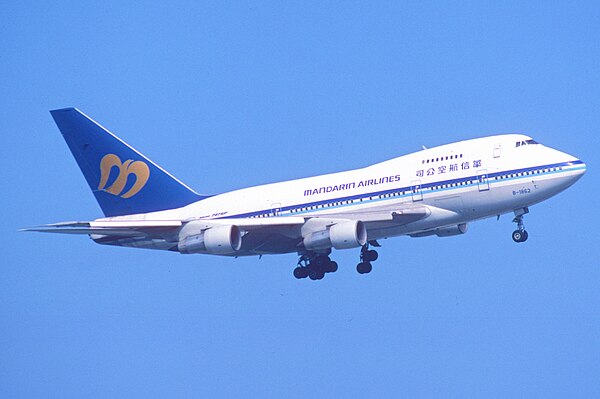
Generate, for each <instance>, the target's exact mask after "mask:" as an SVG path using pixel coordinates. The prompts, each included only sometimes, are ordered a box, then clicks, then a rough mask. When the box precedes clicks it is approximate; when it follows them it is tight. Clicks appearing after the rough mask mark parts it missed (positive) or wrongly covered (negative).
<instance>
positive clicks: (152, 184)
mask: <svg viewBox="0 0 600 399" xmlns="http://www.w3.org/2000/svg"><path fill="white" fill-rule="evenodd" d="M51 114H52V117H53V118H54V121H55V122H56V124H57V125H58V128H59V129H60V131H61V133H62V135H63V137H64V139H65V141H66V142H67V145H68V146H69V148H70V150H71V152H72V153H73V156H74V157H75V159H76V161H77V163H78V165H79V167H80V168H81V171H82V172H83V175H84V176H85V179H86V180H87V182H88V184H89V186H90V188H91V189H92V192H93V193H94V196H95V197H96V200H97V201H98V203H99V204H100V207H101V208H102V211H103V212H104V215H105V217H103V218H100V219H96V220H93V221H86V222H64V223H55V224H49V225H44V226H39V227H34V228H29V229H25V230H27V231H41V232H52V233H67V234H86V235H89V236H90V237H91V238H92V239H93V240H94V241H95V242H97V243H99V244H105V245H117V246H123V247H133V248H148V249H160V250H167V251H173V252H179V253H181V254H211V255H225V256H236V257H237V256H249V255H266V254H282V253H297V254H298V256H299V261H298V264H297V266H296V268H295V269H294V276H295V277H296V278H305V277H309V278H310V279H312V280H320V279H322V278H323V277H324V275H325V274H326V273H331V272H335V271H336V270H337V268H338V265H337V263H336V262H334V261H332V260H331V258H330V257H329V256H330V255H331V252H332V249H349V248H358V249H359V254H360V262H359V263H358V266H357V267H356V270H357V271H358V272H359V273H361V274H364V273H369V272H371V269H372V262H374V261H375V260H376V259H377V257H378V254H377V252H376V251H375V250H374V249H372V248H373V247H379V246H380V244H379V241H380V240H381V239H384V238H388V237H396V236H401V235H409V236H411V237H425V236H430V235H435V236H438V237H447V236H453V235H458V234H464V233H465V232H466V231H467V223H468V222H471V221H474V220H478V219H483V218H487V217H491V216H497V215H501V214H505V213H514V216H515V217H514V222H515V223H516V225H517V229H516V230H515V231H514V232H513V233H512V239H513V240H514V241H515V242H518V243H522V242H524V241H526V240H527V237H528V234H527V231H526V230H525V227H524V225H523V216H524V215H525V214H527V213H528V212H529V207H530V206H532V205H534V204H537V203H539V202H541V201H544V200H546V199H548V198H550V197H552V196H554V195H556V194H558V193H559V192H561V191H563V190H565V189H566V188H568V187H569V186H571V185H572V184H574V183H575V182H576V181H577V180H579V178H581V176H583V174H584V173H585V171H586V165H585V164H584V163H583V162H582V161H581V160H579V159H577V158H575V157H573V156H571V155H568V154H566V153H564V152H561V151H557V150H555V149H552V148H549V147H546V146H544V145H542V144H539V143H538V142H536V141H534V140H533V139H532V138H531V137H528V136H524V135H521V134H505V135H499V136H490V137H483V138H478V139H473V140H466V141H461V142H457V143H452V144H446V145H442V146H439V147H434V148H429V149H423V150H422V151H418V152H415V153H412V154H408V155H404V156H401V157H398V158H395V159H391V160H389V161H385V162H381V163H378V164H375V165H372V166H368V167H365V168H362V169H356V170H350V171H347V172H340V173H333V174H328V175H322V176H315V177H310V178H306V179H299V180H290V181H285V182H281V183H274V184H267V185H262V186H256V187H250V188H245V189H241V190H236V191H231V192H227V193H224V194H219V195H212V196H208V195H200V194H198V193H196V192H195V191H194V190H192V189H191V188H189V187H188V186H186V185H185V184H183V183H182V182H180V181H179V180H177V179H176V178H175V177H173V176H171V175H170V174H169V173H168V172H166V171H165V170H164V169H162V168H161V167H160V166H158V165H156V164H155V163H153V162H152V161H151V160H149V159H148V158H146V157H145V156H144V155H142V154H140V153H139V152H137V151H136V150H135V149H133V148H132V147H130V146H129V145H127V144H126V143H125V142H123V141H122V140H120V139H119V138H118V137H116V136H115V135H113V134H112V133H110V132H109V131H108V130H106V129H104V128H103V127H102V126H100V125H99V124H97V123H96V122H94V121H93V120H92V119H90V118H89V117H87V116H86V115H84V114H83V113H82V112H81V111H79V110H77V109H75V108H66V109H60V110H55V111H51Z"/></svg>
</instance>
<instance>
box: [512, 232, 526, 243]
mask: <svg viewBox="0 0 600 399" xmlns="http://www.w3.org/2000/svg"><path fill="white" fill-rule="evenodd" d="M523 236H524V235H523V233H522V232H521V230H515V231H513V233H512V239H513V241H514V242H523Z"/></svg>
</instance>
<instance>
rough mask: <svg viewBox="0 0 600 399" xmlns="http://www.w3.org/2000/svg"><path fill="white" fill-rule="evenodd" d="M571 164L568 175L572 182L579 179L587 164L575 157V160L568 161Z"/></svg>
mask: <svg viewBox="0 0 600 399" xmlns="http://www.w3.org/2000/svg"><path fill="white" fill-rule="evenodd" d="M569 165H570V166H571V170H570V172H571V173H570V177H571V179H572V183H571V184H573V183H575V182H576V181H577V180H579V179H581V176H583V175H584V174H585V172H586V171H587V165H586V164H585V162H583V161H582V160H581V159H577V160H575V161H571V162H569Z"/></svg>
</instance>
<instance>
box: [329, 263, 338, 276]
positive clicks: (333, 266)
mask: <svg viewBox="0 0 600 399" xmlns="http://www.w3.org/2000/svg"><path fill="white" fill-rule="evenodd" d="M337 269H338V264H337V262H334V261H331V262H329V264H328V265H327V273H335V272H337Z"/></svg>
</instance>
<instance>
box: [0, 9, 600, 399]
mask: <svg viewBox="0 0 600 399" xmlns="http://www.w3.org/2000/svg"><path fill="white" fill-rule="evenodd" d="M599 19H600V6H599V5H598V3H597V2H572V1H570V2H562V3H559V2H552V3H550V2H548V4H545V3H541V2H523V1H519V2H502V4H481V3H480V2H458V3H447V2H440V3H436V2H385V3H382V2H377V3H374V2H364V3H358V2H351V3H336V2H328V3H326V4H322V2H315V3H306V4H297V5H291V4H283V3H280V2H273V3H270V2H249V3H243V4H229V3H227V4H224V3H223V2H210V3H209V2H207V3H198V2H171V3H164V2H160V3H147V4H143V5H131V4H121V3H120V2H115V3H114V4H111V3H102V4H100V3H98V5H92V4H82V3H81V2H62V3H61V4H60V5H56V4H50V3H48V4H40V3H39V2H9V3H8V4H5V5H4V6H3V12H2V13H1V14H0V50H1V53H2V55H1V57H0V72H1V76H2V77H1V79H0V88H1V89H2V95H1V96H0V102H1V104H0V105H1V107H0V132H2V137H3V138H4V141H5V142H4V145H3V146H2V147H1V149H0V151H1V153H0V155H1V157H0V165H1V167H2V170H3V171H4V176H3V181H2V187H4V190H3V196H2V198H3V199H2V205H3V206H2V207H3V209H4V210H3V211H2V215H3V220H4V223H3V226H4V227H3V228H2V229H1V230H0V234H1V239H2V242H3V250H4V251H3V252H4V256H3V261H2V265H3V266H2V272H3V273H2V274H3V278H2V279H1V280H0V281H1V282H0V287H1V288H0V320H1V324H0V328H1V330H0V397H6V398H20V397H24V398H28V397H63V398H68V397H127V398H131V397H172V396H176V397H228V398H229V397H283V396H285V397H292V398H293V397H298V398H300V397H302V398H304V397H331V396H337V397H365V396H368V397H377V396H384V397H386V396H387V397H390V396H393V397H398V396H409V395H410V396H413V397H414V396H422V397H423V396H424V397H473V396H476V397H514V396H524V397H534V396H535V397H565V396H568V397H598V396H599V395H600V382H599V379H598V378H597V371H598V369H599V368H600V345H598V342H600V314H599V309H600V292H599V290H598V283H599V281H600V268H599V267H598V263H599V262H598V259H599V257H600V250H599V246H598V242H597V241H598V233H597V226H598V224H599V222H600V221H599V219H600V218H599V215H598V211H597V209H596V205H595V202H596V200H595V199H594V198H595V197H597V196H599V195H600V191H599V189H598V184H597V182H598V172H597V169H598V168H597V167H596V166H595V165H598V161H599V156H598V150H599V144H600V139H599V138H598V126H599V125H600V113H599V112H598V110H599V109H600V92H599V90H600V79H599V77H598V76H599V75H598V71H599V70H600V25H599V24H598V20H599ZM67 106H76V107H78V108H80V109H81V110H83V111H84V112H85V113H87V114H88V115H90V116H91V117H93V118H94V119H96V120H98V121H99V122H100V123H102V124H103V125H104V126H106V127H107V128H108V129H110V130H112V131H113V132H115V133H117V134H118V135H120V136H121V137H122V138H123V139H124V140H125V141H127V142H129V143H131V144H132V145H133V146H135V147H136V148H137V149H138V150H140V151H141V152H143V153H144V154H146V155H147V156H148V157H150V158H151V159H153V160H154V161H155V162H157V163H158V164H160V165H161V166H163V167H164V168H166V169H167V170H169V171H170V172H171V173H172V174H174V175H175V176H177V177H178V178H179V179H181V180H183V181H184V182H186V183H187V184H189V185H190V186H191V187H193V188H195V189H196V190H197V191H199V192H201V193H205V194H214V193H220V192H224V191H228V190H231V189H236V188H241V187H247V186H251V185H255V184H261V183H269V182H275V181H280V180H286V179H291V178H298V177H305V176H310V175H316V174H321V173H327V172H334V171H341V170H344V169H350V168H357V167H361V166H366V165H368V164H370V163H374V162H378V161H382V160H386V159H389V158H393V157H396V156H399V155H402V154H406V153H409V152H412V151H416V150H419V149H420V148H421V146H422V145H426V146H434V145H437V144H444V143H448V142H452V141H456V140H461V139H466V138H473V137H479V136H485V135H490V134H498V133H506V132H523V133H526V134H529V135H531V136H533V137H534V138H536V139H537V140H538V141H541V142H543V143H545V144H546V145H549V146H552V147H555V148H559V149H561V150H564V151H566V152H568V153H571V154H573V155H576V156H578V157H580V158H581V159H583V160H584V161H585V162H586V163H587V164H588V172H587V174H586V175H585V176H584V178H583V179H582V180H581V181H579V182H578V183H577V184H576V185H575V186H573V187H572V188H571V189H569V190H567V191H566V192H564V193H562V194H560V195H558V196H557V197H555V198H553V199H551V200H549V201H547V202H545V203H542V204H539V205H537V206H535V207H532V209H531V214H529V215H527V217H526V220H525V222H526V226H527V228H528V231H529V234H530V238H529V241H528V242H527V243H526V244H523V245H516V244H514V243H513V242H512V240H511V238H510V233H511V232H512V230H513V229H514V226H513V224H512V223H511V216H504V217H502V218H501V219H500V221H499V222H497V221H495V220H494V219H490V220H486V221H481V222H477V223H473V224H472V225H471V226H470V229H469V232H468V234H466V235H464V236H460V237H452V238H446V239H440V238H422V239H410V238H406V237H401V238H396V239H390V240H386V241H384V242H383V245H384V246H383V248H382V249H381V251H380V260H378V261H377V262H376V263H375V265H374V270H373V272H372V273H371V274H369V275H365V276H359V275H358V274H357V273H356V271H355V269H354V267H355V264H356V263H357V259H358V251H355V250H349V251H337V252H335V254H334V256H335V259H336V260H337V261H338V263H339V264H340V270H339V271H338V272H337V273H336V274H333V275H328V276H327V277H326V278H325V279H324V280H322V281H318V282H311V281H308V280H302V281H297V280H295V279H294V278H293V277H292V269H293V266H294V264H295V262H296V257H295V256H294V255H285V256H273V257H263V258H262V259H260V260H259V259H258V258H245V259H228V258H219V257H205V256H182V255H178V254H175V253H163V252H152V251H143V250H134V249H124V248H110V247H103V246H99V245H95V244H94V243H93V242H91V241H90V240H89V239H87V238H86V237H68V236H52V235H42V234H33V233H31V234H26V233H18V232H17V229H18V228H20V227H24V226H32V225H37V224H42V223H50V222H56V221H63V220H89V219H93V218H96V217H100V216H101V212H100V208H99V207H98V205H97V204H96V202H95V201H94V198H93V196H92V195H91V193H90V192H89V190H88V187H87V185H86V183H85V180H84V179H83V176H82V175H81V174H80V172H79V169H78V168H77V166H76V164H75V162H74V160H73V158H72V157H71V155H70V153H69V151H68V149H67V146H66V145H65V143H64V142H63V140H62V138H61V136H60V134H59V132H58V130H57V128H56V127H55V125H54V123H53V122H52V119H51V117H50V114H49V113H48V110H50V109H55V108H62V107H67Z"/></svg>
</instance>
